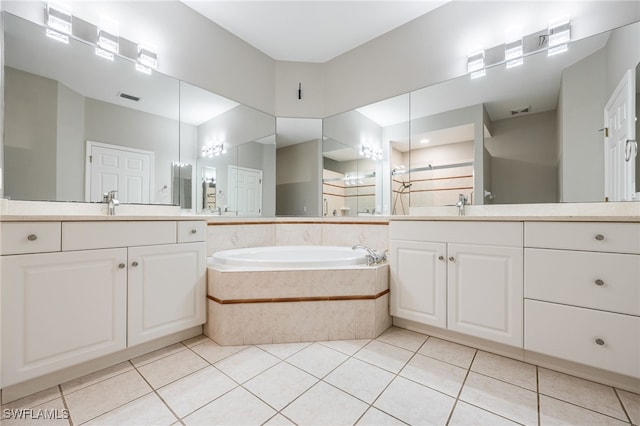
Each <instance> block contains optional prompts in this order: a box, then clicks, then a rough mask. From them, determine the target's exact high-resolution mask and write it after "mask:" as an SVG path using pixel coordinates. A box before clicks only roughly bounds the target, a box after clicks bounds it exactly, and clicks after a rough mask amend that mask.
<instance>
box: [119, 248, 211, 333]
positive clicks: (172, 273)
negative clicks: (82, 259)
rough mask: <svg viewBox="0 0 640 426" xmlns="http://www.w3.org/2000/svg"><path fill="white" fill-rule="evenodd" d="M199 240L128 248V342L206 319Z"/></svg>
mask: <svg viewBox="0 0 640 426" xmlns="http://www.w3.org/2000/svg"><path fill="white" fill-rule="evenodd" d="M204 262H205V249H204V244H203V243H187V244H178V245H162V246H147V247H132V248H130V249H129V288H128V294H129V308H128V313H129V323H128V331H129V333H128V341H129V345H137V344H139V343H143V342H147V341H149V340H153V339H156V338H158V337H162V336H166V335H167V334H171V333H173V332H176V331H180V330H184V329H186V328H189V327H193V326H196V325H199V324H203V323H204V322H205V320H206V311H205V303H203V301H205V300H206V282H205V275H204V274H202V273H201V271H203V270H204V269H205V265H204Z"/></svg>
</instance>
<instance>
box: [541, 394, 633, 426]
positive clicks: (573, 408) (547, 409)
mask: <svg viewBox="0 0 640 426" xmlns="http://www.w3.org/2000/svg"><path fill="white" fill-rule="evenodd" d="M625 424H627V425H628V423H624V422H621V421H619V420H616V419H614V418H612V417H609V416H605V415H603V414H600V413H596V412H595V411H591V410H587V409H585V408H582V407H578V406H577V405H573V404H569V403H568V402H564V401H560V400H559V399H554V398H549V397H548V396H545V395H540V426H545V425H589V426H616V425H620V426H623V425H625Z"/></svg>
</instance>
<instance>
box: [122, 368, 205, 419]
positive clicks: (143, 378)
mask: <svg viewBox="0 0 640 426" xmlns="http://www.w3.org/2000/svg"><path fill="white" fill-rule="evenodd" d="M131 365H133V363H131ZM145 365H147V364H145ZM205 368H206V367H205ZM133 369H134V370H135V371H136V372H137V373H138V374H139V375H140V377H142V380H144V381H145V383H146V384H147V385H149V387H150V388H151V390H152V391H151V392H150V393H154V394H155V395H156V396H157V397H158V398H159V399H160V401H162V403H163V404H164V405H165V407H167V409H168V410H169V412H170V413H171V414H173V416H174V417H175V418H176V420H178V421H179V422H180V424H182V425H184V423H183V422H182V419H181V418H180V416H178V414H177V413H176V412H175V411H173V408H171V406H169V404H167V402H166V401H165V400H164V399H163V398H162V397H161V396H160V394H159V393H158V390H157V389H156V388H154V387H153V386H152V385H151V383H149V381H148V380H147V378H146V377H145V376H144V375H143V374H142V373H141V372H140V371H139V370H138V367H136V366H135V365H133ZM198 371H200V370H198ZM193 373H195V371H194V372H193ZM193 373H191V374H193ZM185 377H186V376H185ZM178 380H180V379H178ZM176 381H177V380H174V381H173V382H171V383H174V382H176ZM169 384H170V383H167V384H166V385H164V386H167V385H169ZM147 395H149V394H148V393H147V394H144V395H143V396H141V397H139V398H143V397H145V396H147ZM139 398H136V399H139ZM136 399H134V400H133V401H135V400H136ZM133 401H129V402H127V404H129V403H130V402H133ZM124 405H126V404H124ZM111 411H113V410H111Z"/></svg>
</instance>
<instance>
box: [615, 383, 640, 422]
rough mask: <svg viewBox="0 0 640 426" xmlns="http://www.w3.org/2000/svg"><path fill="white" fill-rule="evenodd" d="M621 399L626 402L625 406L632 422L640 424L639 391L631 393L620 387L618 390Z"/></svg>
mask: <svg viewBox="0 0 640 426" xmlns="http://www.w3.org/2000/svg"><path fill="white" fill-rule="evenodd" d="M616 391H617V392H618V395H620V399H621V400H622V403H623V404H624V408H625V409H626V410H627V414H628V415H629V417H631V422H632V423H633V424H634V425H640V395H638V394H637V393H631V392H627V391H623V390H620V389H617V390H616Z"/></svg>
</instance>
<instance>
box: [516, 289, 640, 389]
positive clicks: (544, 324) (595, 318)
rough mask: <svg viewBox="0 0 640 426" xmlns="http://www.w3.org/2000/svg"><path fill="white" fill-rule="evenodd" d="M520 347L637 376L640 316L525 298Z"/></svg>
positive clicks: (639, 369)
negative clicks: (522, 336) (522, 337)
mask: <svg viewBox="0 0 640 426" xmlns="http://www.w3.org/2000/svg"><path fill="white" fill-rule="evenodd" d="M524 312H525V321H524V348H525V349H526V350H529V351H534V352H538V353H541V354H545V355H550V356H554V357H557V358H562V359H566V360H569V361H573V362H577V363H580V364H585V365H589V366H592V367H596V368H601V369H604V370H608V371H613V372H616V373H620V374H624V375H626V376H631V377H640V361H638V360H640V318H639V317H635V316H629V315H622V314H613V313H610V312H602V311H596V310H591V309H584V308H576V307H573V306H565V305H557V304H555V303H547V302H538V301H534V300H525V306H524Z"/></svg>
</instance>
